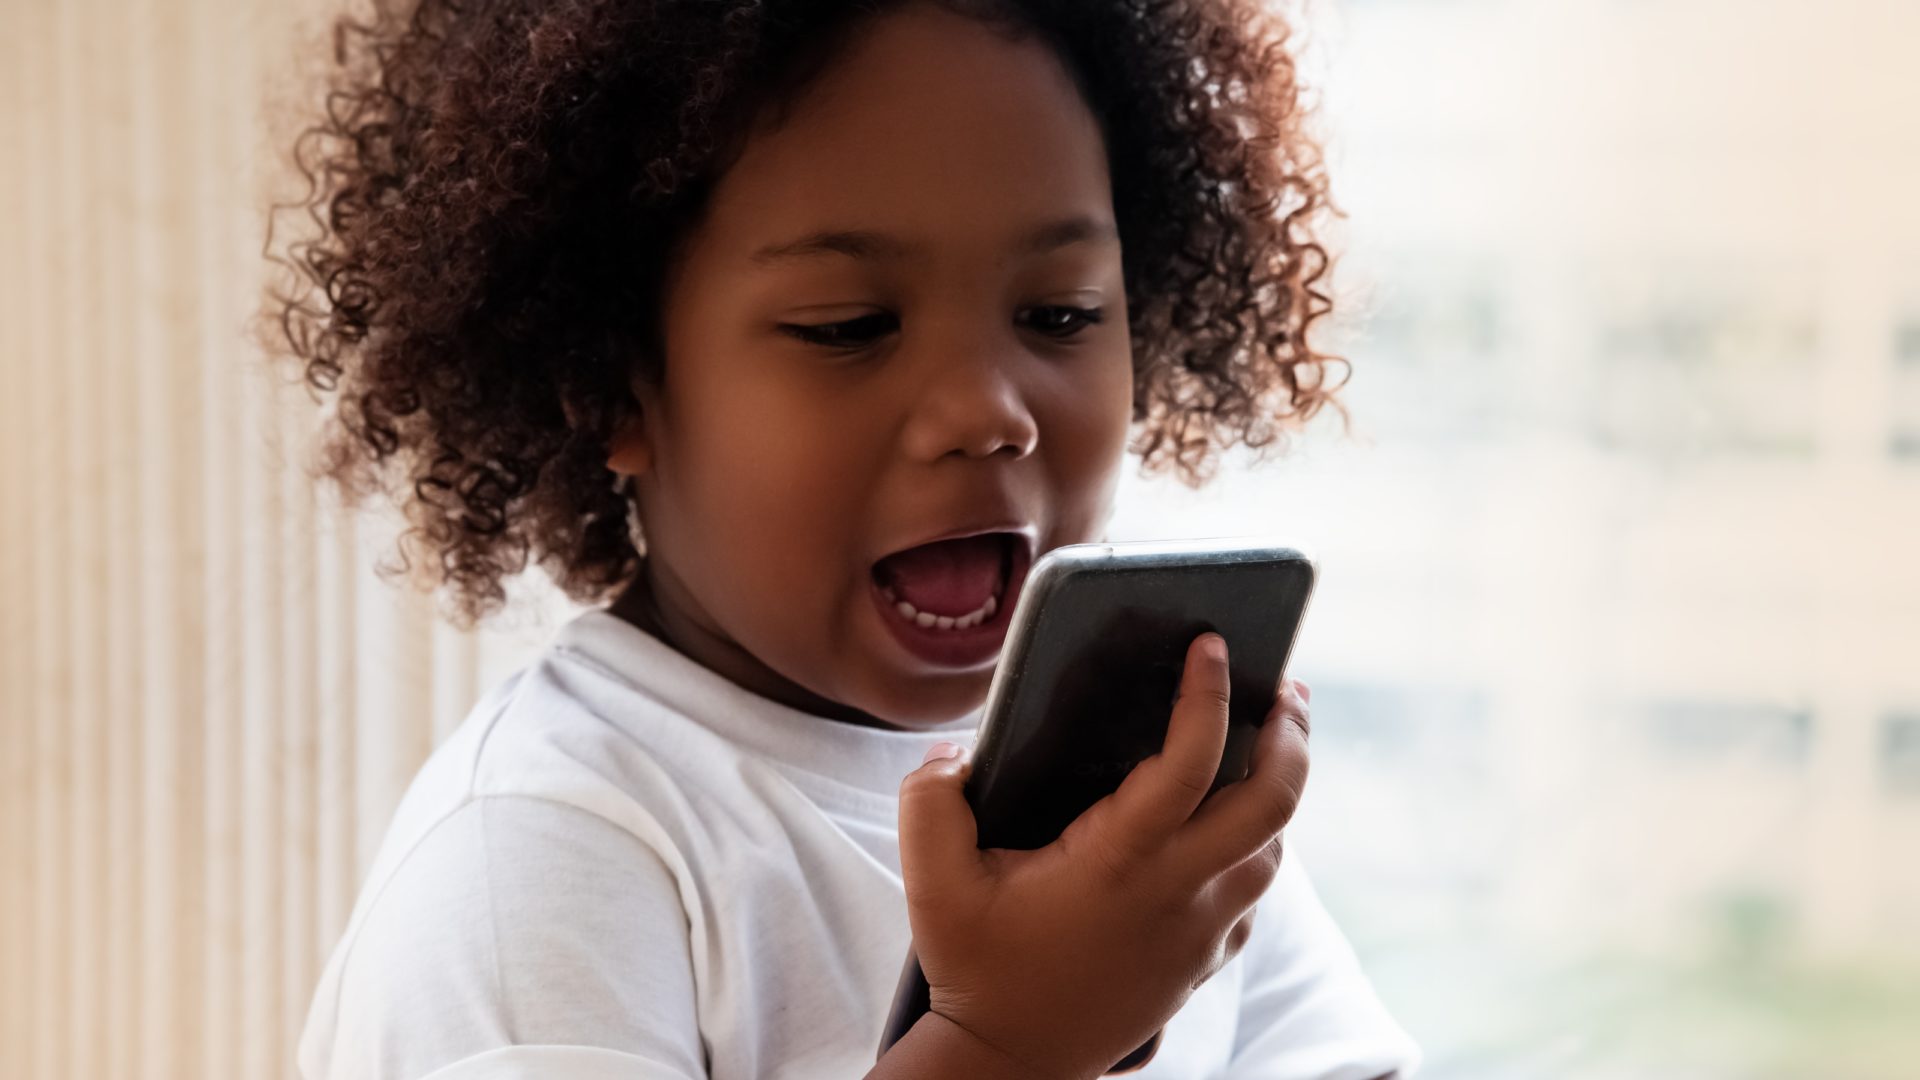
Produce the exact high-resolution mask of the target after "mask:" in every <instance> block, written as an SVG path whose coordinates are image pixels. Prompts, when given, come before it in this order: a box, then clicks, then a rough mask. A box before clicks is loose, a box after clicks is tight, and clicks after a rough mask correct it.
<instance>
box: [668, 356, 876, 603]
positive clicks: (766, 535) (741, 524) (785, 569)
mask: <svg viewBox="0 0 1920 1080" xmlns="http://www.w3.org/2000/svg"><path fill="white" fill-rule="evenodd" d="M748 386H752V384H750V383H746V382H745V380H744V379H743V380H742V382H741V388H740V389H737V390H736V391H735V392H734V393H733V394H731V395H728V396H722V397H719V398H717V399H716V400H714V401H713V402H712V404H711V406H710V407H709V408H708V409H707V410H706V411H705V418H706V420H707V422H706V423H704V424H703V425H702V426H701V431H702V433H703V435H702V437H701V439H700V440H699V445H698V446H697V447H696V448H695V451H696V456H697V463H695V462H693V461H690V462H689V464H693V465H695V467H694V468H693V469H692V470H690V472H689V475H688V484H689V487H690V490H689V491H688V492H687V495H688V497H689V498H690V500H692V501H693V502H695V503H696V504H697V505H698V506H699V507H700V514H699V516H700V518H701V526H702V528H701V532H700V533H699V534H696V535H694V536H693V537H691V538H690V539H691V541H692V542H693V543H697V544H702V545H711V546H712V547H713V548H714V549H715V550H716V552H717V551H718V550H720V549H724V550H725V551H727V552H729V553H730V558H729V559H728V560H727V561H728V562H732V563H734V564H735V565H736V566H738V567H739V569H738V570H737V571H736V573H738V574H739V575H740V576H741V577H743V578H749V579H751V581H750V582H743V583H742V584H743V585H747V586H748V587H749V588H754V589H768V588H774V587H778V588H779V589H780V591H781V593H783V594H788V595H794V594H801V595H804V594H807V593H814V594H819V593H820V590H821V588H822V587H824V585H825V584H826V583H825V581H824V580H823V579H824V577H825V576H826V575H824V574H823V571H824V570H826V569H828V568H830V567H833V566H836V565H838V562H840V561H844V560H845V557H846V555H847V546H848V545H849V544H850V543H851V541H850V537H851V536H852V534H853V530H854V524H855V523H856V522H857V521H858V520H859V514H858V511H859V493H860V491H861V490H862V478H861V477H860V476H858V475H854V470H855V469H857V468H858V467H859V465H858V463H859V462H860V461H861V460H862V459H863V456H864V457H870V455H863V454H862V453H861V451H860V445H861V444H860V439H861V437H862V433H861V431H860V429H859V427H858V425H857V424H855V423H851V422H848V421H847V419H846V418H845V417H844V416H842V415H840V414H841V413H843V412H844V410H834V409H830V408H827V407H825V406H823V405H822V404H820V403H818V402H813V401H809V400H804V399H802V398H801V397H799V396H797V395H795V394H792V393H786V394H780V393H776V392H775V390H776V389H777V387H772V386H767V385H765V384H764V383H763V384H762V385H761V386H758V387H754V388H752V389H746V387H748ZM796 598H797V597H796Z"/></svg>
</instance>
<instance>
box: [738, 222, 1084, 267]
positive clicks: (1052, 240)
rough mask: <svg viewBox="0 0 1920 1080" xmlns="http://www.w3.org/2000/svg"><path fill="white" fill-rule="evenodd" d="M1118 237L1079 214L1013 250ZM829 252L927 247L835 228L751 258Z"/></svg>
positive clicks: (902, 252) (759, 262) (870, 256)
mask: <svg viewBox="0 0 1920 1080" xmlns="http://www.w3.org/2000/svg"><path fill="white" fill-rule="evenodd" d="M1119 240H1120V233H1119V231H1118V230H1117V229H1115V228H1114V226H1113V224H1112V223H1111V222H1108V221H1102V220H1098V219H1096V218H1092V217H1088V216H1086V215H1079V216H1076V217H1068V218H1060V219H1059V220H1056V221H1049V222H1046V223H1044V224H1042V225H1041V226H1039V227H1038V228H1036V229H1033V230H1031V231H1029V232H1028V233H1027V234H1026V235H1025V236H1023V237H1021V238H1020V239H1019V241H1018V242H1016V243H1015V244H1014V251H1015V253H1016V254H1018V255H1027V256H1031V255H1043V254H1045V253H1047V252H1049V251H1054V250H1056V249H1059V248H1063V247H1066V246H1067V245H1069V244H1081V243H1097V244H1112V243H1118V242H1119ZM829 255H845V256H847V257H849V258H854V259H865V260H869V261H873V260H898V259H905V258H913V257H918V256H924V255H925V250H924V248H922V247H921V246H920V245H917V244H909V243H907V242H906V241H903V240H901V239H900V238H899V237H896V236H892V235H889V234H887V233H883V232H874V231H872V230H870V229H835V230H822V231H820V232H813V233H808V234H807V235H805V236H803V237H801V238H799V239H798V240H790V241H787V242H786V243H780V244H769V245H767V246H766V247H763V248H761V249H760V250H758V251H756V252H754V253H753V254H752V255H751V256H750V257H749V261H751V262H752V263H753V264H754V265H756V266H779V265H783V264H787V263H795V262H804V261H809V260H813V259H818V258H821V257H823V256H829Z"/></svg>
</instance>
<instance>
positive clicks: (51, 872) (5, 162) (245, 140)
mask: <svg viewBox="0 0 1920 1080" xmlns="http://www.w3.org/2000/svg"><path fill="white" fill-rule="evenodd" d="M299 15H300V12H299V10H298V8H296V7H294V6H292V5H287V4H280V3H268V2H263V0H262V2H253V3H234V2H225V0H165V2H153V0H146V2H132V0H128V2H112V3H102V2H87V0H81V2H67V0H62V2H60V3H51V2H46V3H35V2H28V0H6V2H5V4H4V6H0V28H3V32H0V148H3V149H0V207H3V208H4V210H3V211H0V212H3V213H4V224H0V252H4V259H0V363H3V364H4V368H0V372H3V374H4V384H3V385H4V390H0V463H4V464H0V506H3V507H5V508H6V511H7V512H6V513H5V514H4V515H0V1077H8V1078H15V1077H18V1078H29V1077H30V1078H34V1080H58V1078H64V1077H75V1078H80V1077H86V1078H91V1077H109V1076H111V1077H167V1078H178V1080H186V1078H199V1077H233V1078H238V1077H247V1078H265V1077H273V1076H287V1075H291V1074H292V1066H291V1060H292V1046H293V1041H294V1039H295V1038H296V1036H297V1034H298V1031H299V1028H300V1024H301V1022H302V1020H303V1017H304V1011H305V1008H306V1005H307V1002H308V999H309V995H310V993H311V989H312V985H313V982H314V980H315V979H316V978H317V977H318V974H319V965H320V964H321V963H322V961H323V960H324V958H325V955H326V951H327V950H328V949H329V948H330V947H331V945H332V943H333V941H334V940H335V939H336V938H337V936H338V934H339V932H340V930H341V928H342V927H343V926H344V925H345V921H346V915H347V912H348V910H349V908H350V906H351V904H352V901H353V897H354V894H355V891H356V888H357V884H358V878H359V874H360V872H361V870H362V869H363V868H364V867H365V866H366V865H367V863H368V862H369V860H370V859H371V856H372V850H373V845H374V844H375V843H377V841H378V839H379V837H380V833H381V830H382V829H384V827H385V824H386V821H387V818H388V816H389V814H390V813H391V811H392V807H393V805H394V803H395V801H396V800H397V798H398V796H399V793H400V791H401V789H402V788H403V787H404V784H405V782H406V780H407V779H408V778H409V777H410V776H411V775H412V772H413V770H414V769H415V768H416V767H417V766H418V764H419V762H420V760H421V759H422V758H423V757H424V755H425V754H426V752H427V750H428V749H429V748H430V746H431V745H432V744H433V741H434V740H435V738H436V737H437V736H438V735H439V734H440V733H442V732H444V731H445V730H446V728H447V727H448V726H449V725H450V724H451V723H452V722H453V721H454V720H456V719H457V718H458V717H459V716H460V715H461V713H462V712H463V711H464V710H465V708H466V707H467V706H468V704H469V703H470V701H471V700H472V698H473V696H474V694H475V692H476V688H477V687H478V685H479V683H480V682H481V681H482V679H483V678H485V677H488V676H489V675H496V674H497V672H498V669H499V668H500V666H501V665H502V664H503V663H506V662H509V661H510V659H511V656H512V655H517V653H515V651H514V650H515V648H516V646H515V645H514V644H513V642H514V640H515V638H514V636H513V635H512V634H511V633H510V632H506V631H502V632H499V633H494V634H490V635H487V636H486V637H484V638H481V637H473V636H467V635H460V634H457V633H454V632H453V631H451V630H448V629H445V628H444V627H437V626H436V625H435V623H434V621H433V618H432V611H431V608H430V606H429V605H428V603H426V602H425V601H423V600H421V599H419V598H418V597H415V596H412V595H410V594H405V593H401V592H399V591H397V590H395V589H393V588H391V587H389V586H388V585H386V584H384V583H382V582H381V581H379V580H377V579H375V578H374V577H373V575H372V573H371V571H370V569H369V567H370V566H371V564H372V561H373V559H374V558H375V557H376V556H377V555H378V554H379V550H380V549H379V545H378V544H377V543H376V542H372V541H368V540H364V539H362V537H361V535H360V533H358V532H356V531H355V530H354V529H352V528H345V529H342V528H334V527H332V526H331V524H330V517H329V515H328V514H326V513H325V512H324V511H323V509H322V504H321V503H320V501H319V500H318V499H317V498H316V495H315V492H314V491H313V489H312V488H311V487H310V485H308V484H307V483H306V482H305V480H304V478H303V476H302V474H301V472H300V470H299V468H298V465H299V461H298V456H299V454H300V452H301V450H302V447H303V441H302V440H303V439H304V437H305V432H306V429H307V426H308V424H309V423H310V418H311V412H312V410H311V408H310V406H309V405H308V403H307V401H306V400H305V398H304V396H303V392H302V391H301V390H300V389H299V388H298V387H296V386H289V385H286V382H285V380H284V379H279V378H270V377H268V372H267V370H266V369H265V366H264V365H263V364H262V362H261V360H260V357H259V353H258V350H257V349H256V348H255V347H254V346H253V345H252V343H251V341H250V340H249V333H250V328H249V326H248V318H249V316H250V314H251V304H252V302H253V298H254V296H255V295H256V294H257V292H258V290H259V288H260V287H261V283H262V282H263V280H264V274H265V272H266V265H265V263H264V261H263V259H262V258H261V255H260V251H261V245H262V241H263V234H262V230H263V228H264V219H263V215H262V212H261V207H263V206H264V204H265V199H266V197H267V194H268V192H269V184H270V183H273V182H276V181H273V180H272V179H271V177H272V175H273V174H272V171H271V165H272V159H271V158H269V157H267V156H265V155H263V153H262V151H261V149H260V146H261V139H260V132H261V130H262V127H263V124H264V123H265V120H264V119H263V117H264V115H265V114H266V113H267V112H269V111H270V110H271V108H272V106H271V104H270V102H272V101H273V100H274V95H281V96H285V95H287V94H288V93H290V92H291V91H290V86H289V80H290V74H291V72H290V69H291V67H292V59H293V52H292V44H291V43H292V41H293V40H294V35H295V34H296V33H306V32H311V30H312V27H311V26H305V25H301V24H299V23H298V22H297V21H296V20H297V19H298V17H299ZM268 80H271V81H268ZM277 190H278V193H279V194H280V195H281V196H282V197H284V196H285V195H286V194H287V189H286V188H284V187H281V188H279V189H277ZM503 643H504V644H503ZM502 649H503V650H504V652H498V650H502ZM496 653H498V658H495V659H490V657H495V656H496Z"/></svg>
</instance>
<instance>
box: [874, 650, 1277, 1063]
mask: <svg viewBox="0 0 1920 1080" xmlns="http://www.w3.org/2000/svg"><path fill="white" fill-rule="evenodd" d="M1216 640H1218V635H1215V634H1202V635H1201V636H1200V637H1198V638H1196V639H1194V641H1193V643H1192V644H1191V645H1189V647H1188V649H1187V659H1186V669H1185V673H1184V674H1183V676H1182V680H1181V684H1180V694H1179V698H1178V700H1176V701H1175V702H1174V706H1173V718H1172V721H1171V722H1170V724H1169V726H1168V730H1167V739H1166V743H1165V745H1164V747H1163V748H1162V750H1161V752H1160V753H1158V754H1155V755H1154V756H1153V757H1150V758H1148V759H1146V760H1145V761H1142V762H1141V763H1140V764H1139V765H1137V766H1135V767H1134V769H1133V771H1132V772H1130V773H1128V775H1127V778H1126V780H1125V782H1123V783H1122V784H1121V785H1120V787H1119V789H1118V790H1116V791H1114V792H1113V794H1111V795H1108V796H1107V797H1106V798H1104V799H1101V800H1100V801H1099V802H1097V803H1095V804H1094V805H1093V806H1091V807H1089V808H1088V809H1087V810H1086V812H1085V813H1083V814H1081V815H1080V816H1079V817H1078V818H1077V819H1075V820H1074V822H1073V823H1072V824H1071V825H1069V826H1068V827H1067V829H1066V831H1065V832H1063V833H1061V834H1060V836H1059V838H1058V839H1056V840H1055V841H1054V842H1053V843H1051V844H1048V845H1047V846H1045V847H1043V848H1040V849H1038V850H1034V851H1015V850H1010V849H1001V848H989V849H984V850H983V849H981V848H978V847H976V846H975V845H976V844H977V843H978V836H979V834H978V831H977V829H976V826H975V821H974V817H973V811H972V808H971V807H969V806H968V805H967V801H966V798H965V796H964V795H963V794H962V790H961V787H962V784H963V783H964V782H965V780H966V776H967V770H968V769H969V768H970V763H969V761H968V759H967V758H966V757H965V756H964V755H962V756H960V757H953V758H936V759H933V760H931V761H929V762H928V763H926V764H924V765H922V766H921V767H920V768H918V769H915V770H914V771H913V772H911V773H909V774H907V777H906V780H905V781H904V782H903V783H902V785H901V790H900V864H901V872H902V876H903V878H904V879H905V884H906V891H907V912H908V918H909V921H910V922H911V924H912V926H913V941H914V951H915V952H916V953H917V954H918V955H919V958H920V966H921V968H922V970H924V971H925V973H926V976H927V983H928V986H929V987H930V988H931V991H932V1009H933V1012H935V1013H937V1014H939V1015H941V1016H943V1017H945V1018H946V1019H947V1020H948V1021H950V1022H952V1023H953V1024H955V1025H958V1026H959V1027H961V1028H964V1029H965V1030H966V1031H967V1032H969V1033H971V1034H972V1035H973V1036H974V1037H975V1038H977V1039H979V1040H980V1041H981V1042H983V1043H986V1044H988V1045H989V1046H991V1047H993V1048H995V1049H997V1050H998V1051H1000V1052H1001V1053H1002V1054H1005V1055H1007V1056H1009V1057H1012V1058H1014V1059H1016V1060H1018V1061H1020V1062H1023V1063H1026V1064H1027V1065H1028V1066H1029V1067H1030V1068H1031V1070H1032V1075H1034V1076H1040V1077H1094V1076H1099V1075H1100V1074H1102V1073H1104V1072H1105V1071H1106V1070H1107V1069H1108V1068H1110V1067H1111V1066H1112V1065H1113V1064H1114V1063H1115V1062H1117V1061H1119V1060H1120V1059H1121V1058H1122V1057H1124V1056H1125V1055H1126V1054H1127V1053H1129V1052H1130V1051H1132V1050H1133V1049H1135V1048H1136V1047H1138V1046H1139V1045H1140V1044H1141V1043H1143V1042H1145V1041H1146V1040H1147V1038H1148V1037H1149V1036H1151V1035H1152V1034H1153V1033H1154V1032H1155V1031H1157V1030H1159V1029H1160V1028H1161V1027H1162V1026H1164V1025H1165V1024H1166V1022H1167V1021H1168V1020H1169V1019H1171V1018H1172V1016H1173V1014H1174V1013H1175V1012H1177V1011H1179V1009H1180V1006H1181V1005H1182V1004H1184V1003H1185V1002H1186V1000H1187V998H1188V997H1189V996H1190V995H1191V994H1192V993H1193V991H1194V989H1195V988H1196V987H1198V986H1199V985H1200V984H1201V983H1203V982H1205V981H1206V980H1207V979H1208V978H1210V977H1211V976H1212V975H1213V974H1214V972H1216V971H1218V970H1219V969H1220V968H1221V967H1222V966H1224V965H1225V964H1226V962H1227V961H1228V960H1230V959H1232V957H1233V956H1234V955H1235V954H1237V953H1238V952H1239V951H1240V948H1241V947H1242V946H1243V945H1244V944H1245V943H1246V940H1247V935H1248V933H1249V931H1250V929H1251V927H1250V923H1251V921H1252V918H1253V905H1254V902H1255V901H1256V900H1258V899H1259V898H1260V896H1261V894H1263V893H1264V892H1265V891H1266V889H1267V886H1268V884H1270V883H1271V882H1272V880H1273V877H1274V874H1275V873H1276V872H1277V871H1278V869H1279V866H1280V835H1279V834H1280V830H1281V829H1282V828H1283V827H1285V825H1286V824H1287V821H1288V820H1289V819H1290V818H1292V816H1293V812H1294V809H1295V807H1297V806H1298V805H1299V803H1300V796H1301V793H1302V791H1303V790H1304V788H1305V785H1306V779H1307V732H1308V722H1307V706H1306V701H1305V700H1304V699H1303V698H1302V697H1301V696H1300V694H1299V693H1298V691H1296V690H1295V689H1294V687H1293V684H1292V683H1291V681H1289V682H1288V684H1287V685H1285V686H1283V687H1282V693H1281V697H1280V700H1279V701H1278V702H1277V703H1276V704H1275V705H1274V709H1273V712H1272V713H1271V714H1269V715H1268V717H1267V720H1266V723H1265V724H1264V725H1263V726H1262V727H1261V729H1260V733H1259V736H1258V741H1257V742H1256V744H1255V746H1254V749H1253V754H1252V761H1251V764H1250V765H1249V768H1248V772H1247V776H1246V778H1245V779H1244V780H1241V781H1239V782H1237V783H1234V784H1230V785H1228V786H1226V787H1223V788H1221V789H1220V790H1219V791H1217V792H1215V793H1214V794H1213V795H1212V796H1211V797H1207V789H1208V788H1209V787H1210V786H1211V785H1212V783H1213V779H1214V775H1215V773H1216V772H1217V771H1218V770H1219V767H1220V757H1221V753H1222V750H1223V749H1224V747H1225V744H1226V736H1227V687H1228V680H1227V662H1226V657H1225V650H1224V647H1223V648H1222V649H1221V655H1219V656H1218V657H1212V656H1209V655H1208V654H1207V652H1206V651H1205V650H1204V649H1203V648H1202V647H1201V646H1202V645H1203V644H1204V643H1206V642H1209V641H1216ZM1203 799H1204V801H1203Z"/></svg>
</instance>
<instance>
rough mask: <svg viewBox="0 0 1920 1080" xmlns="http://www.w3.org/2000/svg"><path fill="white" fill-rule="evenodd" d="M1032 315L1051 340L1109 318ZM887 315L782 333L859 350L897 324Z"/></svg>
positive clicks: (1073, 311) (1077, 311) (1061, 310)
mask: <svg viewBox="0 0 1920 1080" xmlns="http://www.w3.org/2000/svg"><path fill="white" fill-rule="evenodd" d="M1028 310H1029V311H1032V312H1038V313H1041V314H1042V315H1044V316H1045V317H1044V318H1042V319H1037V320H1034V322H1035V326H1034V328H1035V329H1037V330H1039V331H1040V332H1041V333H1043V334H1045V335H1047V336H1048V337H1051V338H1056V339H1061V340H1064V339H1066V338H1070V337H1073V336H1075V335H1077V334H1078V333H1079V332H1080V331H1082V330H1084V329H1086V328H1087V327H1089V326H1097V325H1099V323H1100V322H1101V321H1102V320H1103V319H1105V318H1106V315H1107V313H1106V309H1105V308H1097V307H1096V308H1081V307H1067V306H1061V305H1053V306H1049V307H1037V308H1029V309H1028ZM896 321H897V320H895V319H894V317H893V315H892V314H890V313H887V312H875V313H874V314H872V315H862V316H861V317H860V318H857V319H848V320H846V321H844V322H835V323H818V324H814V325H808V324H804V323H781V324H780V329H781V330H782V331H783V332H785V333H787V334H790V335H792V336H794V337H796V338H799V339H800V340H801V341H805V342H807V343H809V344H813V345H823V346H826V347H828V348H838V349H858V348H862V347H864V346H867V345H870V344H872V343H873V341H874V339H875V338H877V337H879V336H880V335H881V334H884V333H885V332H886V331H887V330H888V329H890V328H891V324H893V323H894V322H896Z"/></svg>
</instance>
